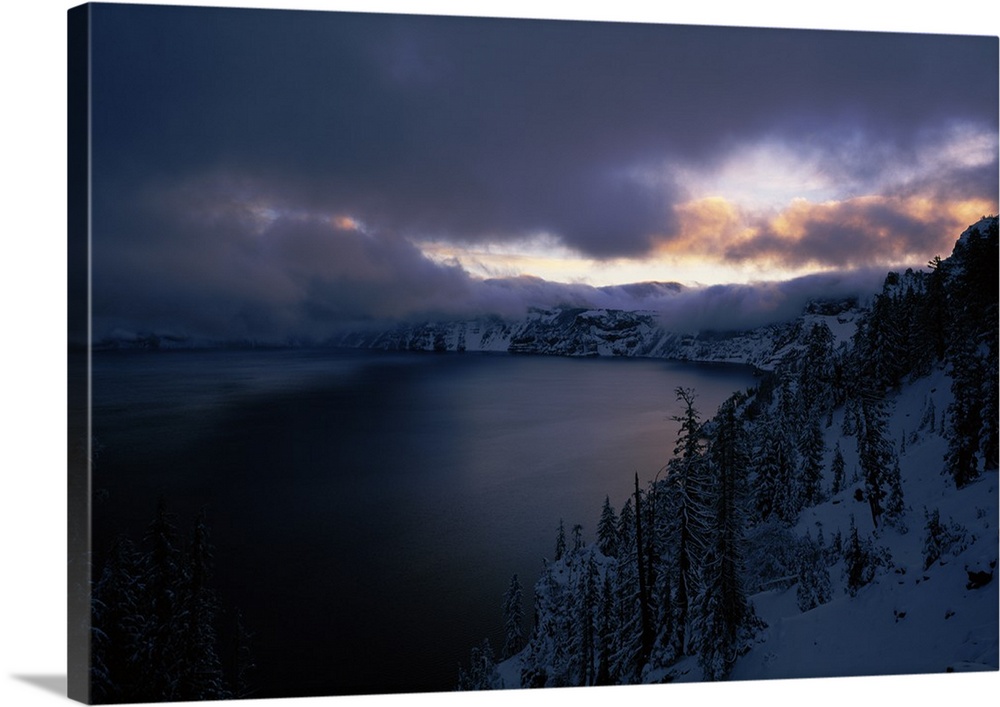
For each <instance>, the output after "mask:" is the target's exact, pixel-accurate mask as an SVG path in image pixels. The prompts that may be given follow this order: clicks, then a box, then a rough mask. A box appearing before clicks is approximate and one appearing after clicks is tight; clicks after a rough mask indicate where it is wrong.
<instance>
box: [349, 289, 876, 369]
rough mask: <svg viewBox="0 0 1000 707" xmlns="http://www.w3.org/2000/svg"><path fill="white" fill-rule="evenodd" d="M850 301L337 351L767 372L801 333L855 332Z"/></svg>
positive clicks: (615, 315)
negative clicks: (695, 364) (700, 323)
mask: <svg viewBox="0 0 1000 707" xmlns="http://www.w3.org/2000/svg"><path fill="white" fill-rule="evenodd" d="M858 311H859V310H858V308H857V305H856V302H854V301H853V300H845V301H838V302H814V303H811V304H810V306H809V307H807V308H806V310H805V312H803V313H802V315H801V316H800V317H798V318H797V319H795V320H793V321H791V322H784V323H780V324H770V325H766V326H762V327H757V328H753V329H748V330H744V331H728V332H717V331H700V332H696V333H679V332H674V331H669V330H668V329H666V328H665V327H664V326H663V325H662V324H661V323H660V320H659V317H658V315H657V314H656V313H655V312H652V311H624V310H611V309H580V308H554V309H534V310H532V311H530V312H529V313H528V315H527V316H526V317H524V318H523V319H521V320H517V321H507V320H503V319H500V318H499V317H483V318H478V319H472V320H467V321H457V322H426V323H422V324H417V325H413V324H399V325H397V326H396V327H394V328H392V329H390V330H387V331H383V330H376V331H368V332H358V331H354V332H350V333H346V334H341V335H339V336H337V337H335V338H334V339H332V340H331V341H330V343H331V344H333V345H335V346H341V347H348V348H362V349H382V350H390V351H442V352H443V351H457V352H463V351H490V352H509V353H518V354H541V355H558V356H641V357H652V358H671V359H678V360H685V361H706V362H731V363H742V364H749V365H753V366H756V367H758V368H761V369H765V370H770V369H772V368H774V366H775V365H776V363H777V362H778V361H779V360H781V358H782V357H783V356H784V355H785V354H786V353H787V352H788V351H789V350H790V349H793V348H796V347H799V346H801V345H802V336H803V333H804V332H806V331H808V329H809V328H810V327H811V326H812V324H815V323H817V322H820V321H822V322H824V323H826V324H827V326H829V327H830V329H831V331H833V332H834V333H835V336H837V338H838V339H839V340H847V339H849V338H850V336H851V335H852V334H853V331H854V329H853V324H854V320H855V318H856V316H857V313H858Z"/></svg>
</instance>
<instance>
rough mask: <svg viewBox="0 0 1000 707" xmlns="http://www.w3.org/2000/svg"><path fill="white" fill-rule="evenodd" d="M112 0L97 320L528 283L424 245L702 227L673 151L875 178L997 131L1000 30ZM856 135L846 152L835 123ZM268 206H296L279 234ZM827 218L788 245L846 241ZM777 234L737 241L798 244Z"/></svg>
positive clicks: (441, 301)
mask: <svg viewBox="0 0 1000 707" xmlns="http://www.w3.org/2000/svg"><path fill="white" fill-rule="evenodd" d="M93 12H94V23H93V35H92V38H93V71H94V82H93V106H94V129H93V156H94V177H93V184H94V205H95V211H94V248H95V260H94V272H95V317H97V318H98V319H99V320H101V321H108V322H112V321H115V322H118V323H119V324H120V325H122V326H141V325H143V323H145V324H144V325H145V326H147V327H148V328H155V327H161V328H169V327H171V326H176V327H181V326H184V327H190V328H191V329H192V330H194V329H196V330H198V331H204V332H211V331H217V332H222V331H224V332H226V333H227V335H238V334H239V333H240V332H244V333H246V334H247V335H252V334H253V333H254V332H265V331H266V332H269V333H273V332H279V331H284V330H292V329H295V328H298V329H303V330H311V329H315V328H316V327H318V326H320V325H321V324H322V323H324V322H329V321H333V320H337V319H345V318H347V319H350V318H355V317H361V318H363V317H389V316H406V315H415V314H416V313H419V312H443V313H449V312H454V311H456V310H459V309H467V308H469V306H472V305H474V306H482V307H485V306H487V305H489V304H495V303H498V302H501V300H502V298H501V294H502V292H503V290H504V287H497V286H496V283H494V284H493V285H483V286H482V287H480V284H481V283H478V281H474V280H473V279H472V278H470V277H469V275H468V274H467V273H465V272H464V271H462V270H461V269H460V268H458V267H445V266H441V265H436V264H433V263H431V262H430V261H428V260H427V259H426V258H424V257H423V255H422V254H421V253H420V252H419V251H418V250H417V249H416V248H415V247H414V246H413V245H412V243H413V242H415V241H417V240H419V239H432V240H437V241H451V242H452V243H466V244H477V243H487V242H490V243H496V242H499V241H503V240H506V239H512V240H513V239H522V240H523V239H524V238H525V237H530V236H532V235H535V234H546V235H547V236H548V237H551V238H555V239H557V240H558V241H560V242H561V243H562V244H564V245H566V246H567V247H569V248H570V249H573V250H575V251H578V252H580V253H581V254H584V255H586V256H588V257H593V258H596V259H610V258H616V257H622V256H626V257H642V256H645V255H647V254H648V253H650V252H652V251H653V250H654V249H656V248H657V247H659V246H662V245H663V244H664V243H669V242H670V241H671V240H674V239H676V238H677V235H676V232H677V222H676V219H677V216H676V212H675V210H674V207H675V206H676V205H677V204H679V203H681V202H683V201H685V200H686V199H687V198H688V193H687V187H686V185H685V184H684V183H682V181H681V180H679V179H678V178H677V177H676V175H675V173H674V170H673V167H674V166H676V165H680V166H684V167H685V168H687V169H690V168H691V167H692V166H695V167H697V168H698V169H703V170H706V171H710V170H711V169H712V168H713V166H716V165H718V164H720V163H721V161H722V160H723V159H724V158H725V156H726V154H727V153H728V151H729V150H731V149H732V148H733V147H734V146H738V145H741V144H745V143H747V142H752V141H754V140H757V139H759V138H761V137H762V136H763V137H769V138H773V137H774V136H775V135H778V136H780V139H781V140H786V141H788V143H789V144H807V145H812V146H814V147H815V149H817V150H819V151H820V152H822V153H823V154H825V155H826V156H828V157H829V169H830V170H831V171H838V170H839V172H838V174H839V175H840V176H842V178H843V180H844V181H845V182H850V181H851V180H856V181H857V182H858V183H867V182H868V181H871V180H872V179H874V178H875V177H877V176H878V175H879V174H882V173H884V170H885V165H884V162H885V159H883V164H880V165H877V164H873V163H870V162H869V161H867V159H868V158H869V157H871V156H872V155H876V154H878V155H879V156H881V157H882V158H895V157H898V156H906V155H910V154H915V153H916V151H917V150H918V148H919V146H920V144H921V141H922V140H923V136H925V135H926V132H927V130H928V129H934V128H935V127H936V126H938V125H939V124H941V123H942V122H951V123H955V122H958V123H962V124H968V125H973V126H977V127H978V128H980V129H985V130H987V131H993V132H995V131H996V128H997V122H996V105H997V82H996V40H995V38H968V37H965V38H961V37H944V36H926V35H901V34H900V35H889V34H878V33H835V32H824V31H800V32H796V31H789V30H751V29H731V28H709V27H677V26H674V27H671V26H663V25H638V24H626V23H616V24H608V23H586V22H553V21H539V20H535V21H522V20H486V19H473V18H429V17H417V16H394V15H374V14H372V15H367V14H350V13H325V12H287V11H283V12H276V11H264V10H231V9H222V8H186V7H154V6H142V5H135V6H132V5H118V6H111V5H96V6H94V10H93ZM848 133H849V134H852V135H855V136H858V137H857V139H856V141H855V147H854V148H853V150H852V151H850V153H849V154H847V153H846V152H845V151H844V150H842V149H841V148H842V147H843V146H842V145H841V144H840V143H839V141H838V140H839V138H838V139H831V138H829V137H828V136H829V135H837V136H840V135H844V134H848ZM875 145H879V146H882V147H881V148H880V149H881V151H878V150H875V149H874V148H873V146H875ZM995 165H996V161H995V155H994V157H993V159H992V160H989V163H988V164H986V165H985V166H984V167H982V169H983V170H985V172H986V173H987V174H989V169H990V168H991V167H992V168H993V170H994V172H995ZM964 176H966V177H969V183H970V184H972V185H976V184H979V182H978V181H977V180H978V177H975V178H973V177H974V176H975V175H972V174H971V173H969V172H966V173H964ZM991 184H995V180H994V181H993V182H991ZM220 185H222V186H220ZM980 191H982V190H980ZM994 198H995V197H994ZM254 209H258V211H259V210H261V209H264V210H266V209H272V212H273V213H271V215H270V216H268V217H267V218H269V219H270V221H269V222H268V223H267V225H266V227H264V231H265V232H266V233H265V234H264V236H261V228H262V226H261V222H260V213H256V212H254ZM254 213H256V216H255V215H254ZM323 214H325V215H327V216H329V217H330V218H334V217H344V218H347V217H350V218H353V219H355V220H356V221H357V222H358V223H360V224H362V225H363V228H360V229H357V230H350V229H346V230H345V229H341V230H337V229H336V228H333V227H332V226H331V225H330V223H328V222H326V221H324V220H323V216H322V215H323ZM875 216H877V217H878V218H881V219H882V221H886V222H888V221H891V220H892V219H893V218H896V217H898V216H899V214H892V213H889V214H884V215H881V216H878V215H877V214H876V215H875ZM824 228H826V229H831V228H833V227H832V226H830V225H828V224H816V225H815V226H814V227H811V228H810V230H809V234H808V235H807V238H805V239H804V240H803V254H802V255H800V256H792V257H791V260H790V261H789V262H805V261H807V260H808V258H807V257H806V255H805V252H806V251H807V250H810V249H811V250H810V252H814V253H818V252H819V251H820V250H821V249H823V248H826V249H828V250H829V249H833V250H831V251H830V252H829V253H825V254H823V258H826V259H827V260H826V261H829V262H834V261H835V260H836V258H837V257H839V256H838V253H837V252H834V251H835V250H836V249H837V248H838V247H839V246H838V245H837V244H834V245H830V244H829V243H827V242H826V238H829V237H831V236H832V235H833V233H832V231H829V230H828V231H824V230H823V229H824ZM836 235H838V237H841V238H842V241H841V242H847V241H846V240H843V238H845V237H846V238H849V237H850V233H847V234H846V236H845V233H844V232H838V233H837V234H836ZM767 238H768V234H767V233H763V234H762V237H761V239H759V240H758V241H756V242H755V243H753V244H751V245H750V246H747V247H746V248H747V250H745V251H744V252H742V253H741V252H740V251H738V250H735V249H731V250H729V251H728V252H727V253H726V255H727V257H730V258H740V257H751V256H753V255H755V254H757V253H767V252H770V251H773V250H775V249H777V248H778V246H779V245H781V244H778V243H776V242H775V243H774V244H770V243H769V241H768V240H767ZM862 241H863V239H861V238H859V239H857V243H856V245H857V247H858V248H859V250H860V251H861V252H867V251H866V250H865V243H864V242H862ZM772 246H773V247H772ZM806 246H808V248H806ZM796 258H797V259H796ZM826 261H825V262H826ZM843 262H845V261H844V260H843V258H841V263H842V264H843ZM527 283H528V280H523V281H518V282H514V283H507V285H506V286H505V287H506V291H507V292H508V303H517V306H521V305H522V304H523V302H524V301H525V300H526V299H532V298H530V297H529V298H526V297H522V296H521V295H522V294H523V293H524V289H523V288H522V286H526V285H527ZM491 288H492V289H491ZM528 289H530V288H528ZM536 289H537V288H536ZM591 289H592V288H591ZM511 291H516V292H517V293H518V295H517V296H509V293H510V292H511ZM562 292H563V296H568V295H567V294H566V293H568V292H572V293H576V294H578V295H580V296H582V294H580V293H581V292H583V291H581V290H579V289H575V290H567V289H565V288H564V289H563V290H562ZM550 294H551V293H547V294H546V295H545V297H541V299H545V300H548V299H551V297H550V296H549V295H550ZM583 294H586V296H587V297H597V298H598V299H599V295H596V294H594V292H590V291H587V292H584V293H583ZM536 295H539V296H540V295H541V293H536ZM605 295H606V293H605ZM574 296H576V295H574ZM532 297H534V295H533V296H532ZM605 298H606V297H605ZM595 301H596V300H595ZM457 303H462V304H461V305H459V304H457ZM468 303H471V305H469V304H468ZM467 305H468V306H467ZM498 306H499V305H498Z"/></svg>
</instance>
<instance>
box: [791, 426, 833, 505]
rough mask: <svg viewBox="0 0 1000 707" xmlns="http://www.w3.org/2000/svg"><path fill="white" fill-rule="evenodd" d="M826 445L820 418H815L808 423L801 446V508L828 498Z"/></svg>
mask: <svg viewBox="0 0 1000 707" xmlns="http://www.w3.org/2000/svg"><path fill="white" fill-rule="evenodd" d="M825 451H826V447H825V445H824V442H823V430H821V429H820V424H819V419H818V418H813V419H812V420H810V422H809V423H808V424H807V425H806V428H805V431H804V433H803V435H802V441H801V443H800V446H799V453H800V458H801V460H802V472H801V473H800V474H799V486H798V492H799V502H798V503H797V504H796V505H797V506H798V507H800V508H809V507H811V506H815V505H817V504H819V503H820V502H822V501H824V500H825V499H826V496H825V494H824V493H823V455H824V453H825Z"/></svg>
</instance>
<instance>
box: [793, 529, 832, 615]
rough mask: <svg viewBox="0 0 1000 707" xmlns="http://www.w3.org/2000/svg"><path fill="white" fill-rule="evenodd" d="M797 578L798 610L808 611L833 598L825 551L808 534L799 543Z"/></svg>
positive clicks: (796, 595) (796, 596)
mask: <svg viewBox="0 0 1000 707" xmlns="http://www.w3.org/2000/svg"><path fill="white" fill-rule="evenodd" d="M798 580H799V583H798V586H797V588H796V590H795V599H796V602H797V603H798V607H799V610H800V611H809V610H810V609H814V608H816V607H817V606H819V605H820V604H826V603H827V602H828V601H830V599H831V598H833V589H832V586H831V583H830V571H829V569H828V568H827V564H826V557H825V553H824V551H823V548H822V546H821V545H820V544H819V543H818V542H814V541H813V539H812V538H811V537H810V536H809V535H808V534H806V536H805V537H804V538H803V539H802V540H801V541H800V543H799V575H798Z"/></svg>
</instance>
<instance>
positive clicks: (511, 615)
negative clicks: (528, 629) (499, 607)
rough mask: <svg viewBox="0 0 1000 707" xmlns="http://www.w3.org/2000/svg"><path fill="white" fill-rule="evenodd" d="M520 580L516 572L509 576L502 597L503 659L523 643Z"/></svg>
mask: <svg viewBox="0 0 1000 707" xmlns="http://www.w3.org/2000/svg"><path fill="white" fill-rule="evenodd" d="M521 597H522V589H521V581H520V580H519V579H518V578H517V573H516V572H515V573H514V575H513V576H512V577H511V578H510V584H509V585H508V587H507V592H506V593H505V594H504V598H503V627H504V644H503V652H502V653H501V657H502V659H503V660H506V659H507V658H510V657H511V656H513V655H515V654H516V653H517V652H518V651H520V650H521V648H522V647H523V645H524V607H523V606H522V603H521Z"/></svg>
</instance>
